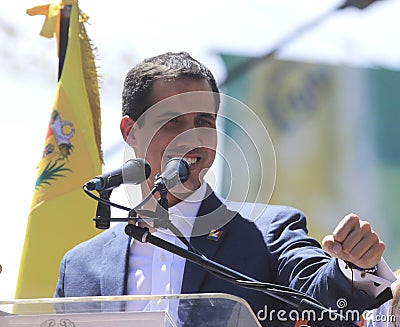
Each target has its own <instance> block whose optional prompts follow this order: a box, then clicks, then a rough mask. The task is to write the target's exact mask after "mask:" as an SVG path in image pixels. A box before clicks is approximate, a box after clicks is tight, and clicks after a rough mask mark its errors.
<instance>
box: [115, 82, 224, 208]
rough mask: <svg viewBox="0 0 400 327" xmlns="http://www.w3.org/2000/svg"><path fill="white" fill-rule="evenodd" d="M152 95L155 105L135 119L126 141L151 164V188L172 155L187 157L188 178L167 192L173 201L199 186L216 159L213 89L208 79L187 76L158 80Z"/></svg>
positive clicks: (139, 155) (174, 202) (170, 200)
mask: <svg viewBox="0 0 400 327" xmlns="http://www.w3.org/2000/svg"><path fill="white" fill-rule="evenodd" d="M150 97H151V99H150V100H151V103H153V104H154V105H153V106H152V107H151V108H149V109H148V110H147V111H146V113H145V114H144V115H142V117H140V118H139V121H138V122H135V124H134V125H133V127H132V130H131V131H130V140H129V138H128V139H127V140H126V141H127V143H128V144H130V145H131V146H132V147H133V148H134V150H135V154H136V156H137V157H141V158H144V159H146V160H147V161H148V162H149V164H150V166H151V169H152V171H151V175H150V177H149V178H148V180H147V184H148V186H149V189H151V188H152V186H153V183H154V179H155V176H156V175H157V174H158V173H160V172H161V171H162V169H163V167H164V166H165V164H166V162H167V161H168V160H169V159H171V158H176V157H178V158H182V157H183V158H185V159H186V160H187V161H188V163H189V164H190V177H189V179H188V180H187V181H186V182H185V183H184V184H183V186H176V187H174V188H173V189H172V191H171V190H170V192H169V194H168V199H169V202H170V205H174V204H176V203H177V202H179V198H180V195H179V194H180V193H188V192H190V191H193V190H195V189H197V188H199V187H200V184H201V180H202V177H203V176H204V174H205V173H206V172H207V170H208V169H209V168H210V166H211V165H212V163H213V162H214V159H215V151H216V146H217V136H216V135H217V134H216V114H215V103H214V98H213V93H212V90H211V87H210V85H209V84H208V82H207V81H206V80H194V79H189V78H185V79H179V80H175V81H165V80H158V81H156V82H155V83H154V84H153V89H152V92H151V94H150ZM121 127H122V125H121Z"/></svg>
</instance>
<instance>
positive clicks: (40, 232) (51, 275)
mask: <svg viewBox="0 0 400 327" xmlns="http://www.w3.org/2000/svg"><path fill="white" fill-rule="evenodd" d="M66 5H68V6H70V7H65V6H66ZM63 8H65V9H67V8H68V9H69V8H71V11H70V18H69V28H68V35H64V36H63V35H60V36H61V38H62V37H66V38H67V40H68V41H67V48H66V52H65V60H64V64H63V67H62V70H61V74H60V78H59V81H58V85H57V89H56V95H55V101H54V106H53V110H52V112H51V117H50V122H49V127H48V131H47V135H46V140H45V144H44V148H43V155H42V159H41V160H40V162H39V164H38V175H37V181H36V185H35V190H34V194H33V200H32V206H31V211H30V215H29V219H28V225H27V229H26V236H25V243H24V247H23V253H22V258H21V265H20V271H19V276H18V283H17V290H16V295H15V297H16V298H42V297H52V296H53V294H54V290H55V285H56V282H57V276H58V268H59V263H60V260H61V258H62V256H63V254H64V253H65V252H66V251H67V250H69V249H70V248H72V247H73V246H74V245H76V244H78V243H80V242H82V241H84V240H86V239H88V238H90V237H92V236H94V235H95V234H96V233H97V230H96V228H95V226H94V223H93V221H92V218H93V217H95V214H96V205H97V204H96V202H95V201H93V200H92V199H90V198H89V197H87V196H86V195H85V193H84V192H83V190H82V185H83V184H84V183H85V181H87V180H89V179H91V178H93V177H94V176H96V175H98V174H100V173H101V164H102V154H101V148H100V123H101V122H100V100H99V91H98V80H97V72H96V66H95V62H94V56H93V52H92V47H91V44H90V40H89V39H88V37H87V34H86V30H85V27H84V22H85V21H86V20H87V16H85V15H84V14H83V13H82V12H80V10H79V8H78V5H77V1H62V2H61V3H59V4H56V5H48V6H40V7H35V8H32V9H30V10H28V14H30V15H35V14H45V15H46V22H45V24H44V26H43V29H42V32H41V34H42V35H44V36H48V37H51V36H52V34H54V33H56V34H57V33H58V28H59V26H60V13H61V9H63ZM63 10H64V9H63ZM51 29H53V30H52V31H51ZM57 36H59V35H57ZM59 39H60V38H58V37H57V42H59ZM59 49H61V48H60V47H59ZM60 51H61V50H60ZM63 55H64V54H63V53H60V58H61V57H62V56H63Z"/></svg>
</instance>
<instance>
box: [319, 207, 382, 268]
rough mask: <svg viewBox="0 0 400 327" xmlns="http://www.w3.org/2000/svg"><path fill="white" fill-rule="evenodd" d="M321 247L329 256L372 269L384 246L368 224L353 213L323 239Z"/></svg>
mask: <svg viewBox="0 0 400 327" xmlns="http://www.w3.org/2000/svg"><path fill="white" fill-rule="evenodd" d="M322 247H323V248H324V250H325V251H326V252H328V253H329V254H330V255H331V256H333V257H336V258H338V259H342V260H345V261H349V262H351V263H353V264H354V265H356V266H357V267H360V268H372V267H374V266H375V265H376V264H377V263H378V262H379V261H380V259H381V257H382V254H383V251H384V250H385V244H384V243H383V242H382V241H381V240H380V239H379V237H378V234H377V233H375V232H374V231H373V230H372V229H371V225H370V224H369V222H367V221H364V220H361V219H360V218H359V217H358V216H357V215H356V214H354V213H351V214H349V215H347V216H345V217H344V218H343V219H342V220H341V221H340V222H339V224H338V225H337V226H336V228H335V230H334V231H333V233H332V235H327V236H325V237H324V239H323V241H322Z"/></svg>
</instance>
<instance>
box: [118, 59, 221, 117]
mask: <svg viewBox="0 0 400 327" xmlns="http://www.w3.org/2000/svg"><path fill="white" fill-rule="evenodd" d="M180 78H192V79H197V80H203V79H204V80H207V81H208V83H209V84H210V87H211V90H212V91H213V92H214V101H215V112H216V113H217V112H218V109H219V104H220V96H219V89H218V86H217V83H216V82H215V79H214V76H213V75H212V73H211V71H210V70H209V69H208V68H207V67H205V66H204V65H203V64H202V63H200V62H199V61H197V60H196V59H193V58H192V57H191V56H190V55H189V54H188V53H187V52H179V53H173V52H167V53H165V54H162V55H159V56H156V57H152V58H148V59H145V60H144V61H142V62H141V63H139V64H137V65H136V66H135V67H133V68H132V69H131V70H130V71H129V72H128V74H127V75H126V78H125V82H124V89H123V91H122V115H123V116H125V115H128V116H129V117H131V118H132V119H133V120H135V121H138V119H139V117H140V116H141V115H142V114H143V113H144V112H145V111H146V110H147V109H148V108H150V107H151V106H152V105H153V103H150V99H149V94H150V92H151V90H152V86H153V83H154V81H156V80H158V79H165V80H177V79H180Z"/></svg>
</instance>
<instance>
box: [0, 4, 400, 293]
mask: <svg viewBox="0 0 400 327" xmlns="http://www.w3.org/2000/svg"><path fill="white" fill-rule="evenodd" d="M45 3H46V2H36V1H28V0H19V1H9V2H8V3H7V5H4V4H3V5H2V8H1V11H0V44H1V46H0V86H1V88H0V92H1V93H0V95H1V96H0V105H1V111H0V115H1V119H0V124H1V125H0V140H1V141H0V142H1V147H2V157H1V160H0V169H1V171H2V172H3V176H2V182H3V187H2V203H3V206H2V207H3V209H2V214H3V218H2V227H1V229H0V264H1V265H2V266H3V272H2V273H1V274H0V300H10V299H13V297H14V292H15V285H16V280H17V275H18V267H19V261H20V255H21V251H22V245H23V240H24V236H25V228H26V222H27V217H28V213H29V207H30V202H31V199H32V194H33V187H34V183H35V180H36V170H35V167H36V164H37V162H38V161H39V159H40V155H41V152H42V146H43V143H44V138H45V133H46V131H47V125H48V121H49V115H50V112H51V108H52V104H53V100H54V93H55V86H56V79H57V76H56V75H57V57H56V43H55V40H54V39H45V38H43V37H40V36H39V31H40V29H41V27H42V23H43V17H41V16H35V17H29V16H28V15H26V14H25V11H26V9H28V8H30V7H33V6H36V5H42V4H45ZM340 3H341V1H338V0H324V1H320V0H303V1H293V0H247V1H239V0H231V1H227V0H222V1H215V0H214V1H212V0H204V1H201V2H189V1H183V0H171V1H162V0H153V1H122V0H114V1H112V2H106V1H104V2H102V1H96V2H95V1H89V0H81V1H79V4H80V8H81V9H82V10H83V11H84V12H85V13H87V14H88V15H89V17H90V19H89V22H88V24H87V30H88V34H89V36H90V37H91V39H92V41H93V44H94V45H95V46H96V47H97V51H96V58H97V64H98V66H99V73H100V75H101V83H100V86H101V89H100V96H101V106H102V119H103V125H102V136H103V151H104V154H105V162H106V164H105V166H104V170H105V171H106V170H110V169H114V168H116V167H119V166H120V165H121V164H122V162H121V160H122V158H121V156H120V155H119V154H120V152H119V150H120V149H121V144H122V143H121V142H122V141H121V137H120V132H119V117H120V94H121V86H122V82H123V78H124V76H125V74H126V73H127V71H128V70H129V69H130V68H131V67H132V66H133V65H134V64H136V63H137V62H138V61H140V60H142V59H144V58H146V57H149V56H153V55H157V54H160V53H163V52H166V51H181V50H185V51H188V52H189V53H190V54H191V55H192V56H194V57H195V58H197V59H199V60H200V61H202V62H204V63H205V64H206V65H207V66H208V67H209V68H210V69H211V70H212V71H213V72H214V73H215V76H216V78H217V81H219V82H221V81H223V80H224V78H225V77H226V72H225V69H224V66H223V64H222V60H221V59H220V57H219V55H218V54H219V53H232V54H242V55H249V56H257V55H262V54H265V53H267V52H268V51H270V50H272V49H273V48H274V47H275V45H277V44H278V43H279V42H280V40H282V39H284V38H285V37H286V36H287V35H290V34H291V33H293V32H294V31H296V30H297V29H298V28H300V27H301V26H303V25H304V24H306V23H309V22H311V21H314V20H316V19H317V18H319V17H322V16H324V15H325V14H326V13H330V14H329V15H325V18H324V19H323V20H322V22H320V23H319V24H318V25H316V26H315V27H314V28H312V29H310V30H308V31H307V32H305V33H303V34H301V36H299V37H297V38H296V39H294V40H292V41H291V42H290V43H288V44H286V45H285V47H283V48H282V49H281V51H279V52H278V54H277V55H278V56H279V57H281V58H285V59H292V60H303V61H315V62H324V63H333V64H340V65H350V66H366V67H376V66H379V67H386V68H390V69H396V70H399V69H400V42H399V40H398V31H400V20H399V19H398V13H399V12H400V0H381V1H378V2H376V3H375V4H373V5H371V6H370V7H368V8H367V9H365V10H358V9H356V8H348V9H345V10H341V11H336V10H335V8H336V7H337V6H338V5H339V4H340Z"/></svg>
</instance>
